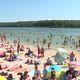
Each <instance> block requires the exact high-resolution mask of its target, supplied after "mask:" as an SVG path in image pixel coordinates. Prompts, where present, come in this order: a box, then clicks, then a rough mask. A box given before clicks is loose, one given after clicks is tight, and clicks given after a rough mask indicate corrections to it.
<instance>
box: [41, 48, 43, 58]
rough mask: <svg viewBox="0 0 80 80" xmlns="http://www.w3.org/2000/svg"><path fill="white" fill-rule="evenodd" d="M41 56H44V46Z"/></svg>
mask: <svg viewBox="0 0 80 80" xmlns="http://www.w3.org/2000/svg"><path fill="white" fill-rule="evenodd" d="M41 57H44V48H43V47H41Z"/></svg>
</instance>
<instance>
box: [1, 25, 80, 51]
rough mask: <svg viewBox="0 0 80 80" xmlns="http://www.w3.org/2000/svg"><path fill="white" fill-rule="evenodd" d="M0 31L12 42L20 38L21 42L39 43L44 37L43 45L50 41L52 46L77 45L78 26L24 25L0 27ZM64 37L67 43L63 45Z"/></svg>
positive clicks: (73, 47)
mask: <svg viewBox="0 0 80 80" xmlns="http://www.w3.org/2000/svg"><path fill="white" fill-rule="evenodd" d="M0 33H1V34H5V35H6V37H7V40H9V41H10V42H11V43H13V41H14V40H20V42H21V44H26V45H27V44H28V45H33V44H34V45H37V44H39V45H41V46H43V40H44V39H45V46H47V44H48V43H49V42H51V44H52V46H54V47H64V46H66V47H67V48H69V49H72V50H74V49H76V46H79V39H80V29H79V28H33V27H30V28H26V27H22V28H21V27H18V28H13V27H7V28H6V27H4V28H0ZM65 37H66V38H68V39H67V44H65V45H64V40H65Z"/></svg>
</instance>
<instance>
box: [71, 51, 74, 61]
mask: <svg viewBox="0 0 80 80" xmlns="http://www.w3.org/2000/svg"><path fill="white" fill-rule="evenodd" d="M74 58H75V54H74V52H73V51H72V52H71V53H70V61H74Z"/></svg>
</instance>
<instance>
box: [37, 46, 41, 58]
mask: <svg viewBox="0 0 80 80" xmlns="http://www.w3.org/2000/svg"><path fill="white" fill-rule="evenodd" d="M40 54H41V49H40V47H39V46H38V56H37V57H38V58H39V57H40Z"/></svg>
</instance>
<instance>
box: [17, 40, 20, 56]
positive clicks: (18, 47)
mask: <svg viewBox="0 0 80 80" xmlns="http://www.w3.org/2000/svg"><path fill="white" fill-rule="evenodd" d="M19 51H20V41H19V42H18V45H17V53H18V54H19Z"/></svg>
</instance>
